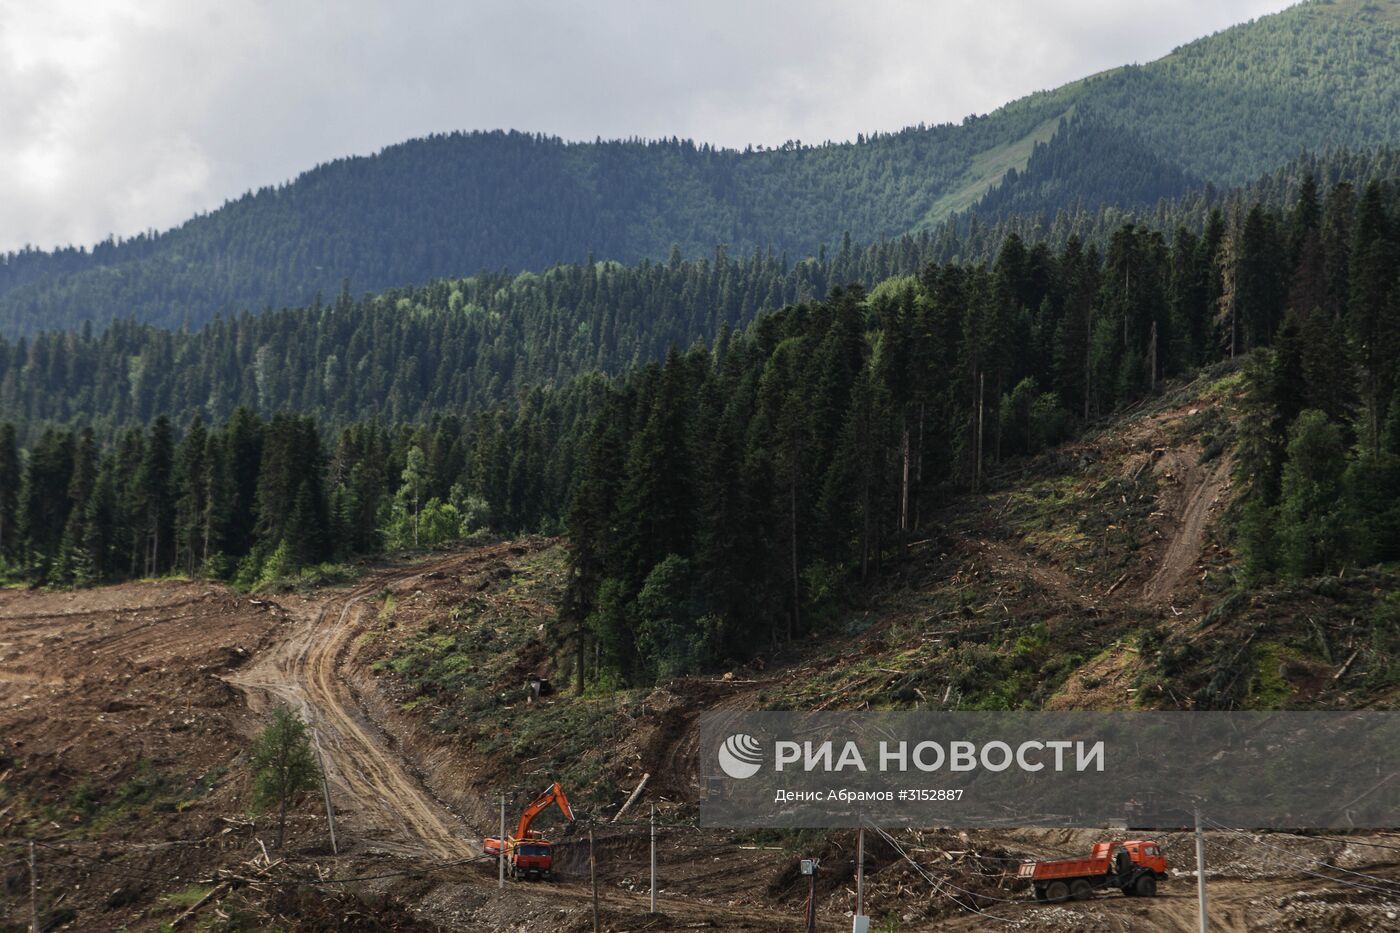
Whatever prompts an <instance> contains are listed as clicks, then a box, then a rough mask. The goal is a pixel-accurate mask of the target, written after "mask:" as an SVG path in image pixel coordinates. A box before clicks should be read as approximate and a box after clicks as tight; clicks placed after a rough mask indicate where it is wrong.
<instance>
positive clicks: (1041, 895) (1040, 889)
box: [1033, 884, 1045, 901]
mask: <svg viewBox="0 0 1400 933" xmlns="http://www.w3.org/2000/svg"><path fill="white" fill-rule="evenodd" d="M1033 890H1034V891H1035V899H1036V900H1038V901H1043V900H1045V887H1044V885H1039V884H1037V885H1035V886H1034V887H1033Z"/></svg>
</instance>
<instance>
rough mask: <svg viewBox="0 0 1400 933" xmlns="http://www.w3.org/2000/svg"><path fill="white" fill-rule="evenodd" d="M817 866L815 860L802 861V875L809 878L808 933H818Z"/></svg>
mask: <svg viewBox="0 0 1400 933" xmlns="http://www.w3.org/2000/svg"><path fill="white" fill-rule="evenodd" d="M817 865H818V862H817V860H816V859H814V858H804V859H803V860H802V874H804V875H806V876H807V933H817Z"/></svg>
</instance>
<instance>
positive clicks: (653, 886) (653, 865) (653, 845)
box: [649, 804, 656, 914]
mask: <svg viewBox="0 0 1400 933" xmlns="http://www.w3.org/2000/svg"><path fill="white" fill-rule="evenodd" d="M649 912H650V913H653V914H654V913H656V804H652V805H651V910H650V911H649Z"/></svg>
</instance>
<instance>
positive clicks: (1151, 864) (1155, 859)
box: [1100, 839, 1167, 880]
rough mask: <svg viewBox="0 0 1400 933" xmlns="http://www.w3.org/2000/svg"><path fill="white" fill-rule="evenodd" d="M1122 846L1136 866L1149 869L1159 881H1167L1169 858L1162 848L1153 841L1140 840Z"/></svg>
mask: <svg viewBox="0 0 1400 933" xmlns="http://www.w3.org/2000/svg"><path fill="white" fill-rule="evenodd" d="M1100 844H1101V845H1102V844H1103V843H1100ZM1122 845H1123V848H1124V849H1125V850H1127V852H1128V856H1129V857H1130V858H1131V859H1132V860H1133V864H1134V865H1140V866H1141V867H1143V868H1146V869H1149V870H1150V871H1151V872H1152V873H1153V874H1154V875H1155V876H1157V878H1158V879H1159V880H1166V877H1167V857H1166V856H1165V855H1163V854H1162V847H1161V846H1159V845H1158V844H1157V843H1155V842H1153V841H1151V840H1139V839H1134V840H1130V841H1128V842H1125V843H1123V844H1122Z"/></svg>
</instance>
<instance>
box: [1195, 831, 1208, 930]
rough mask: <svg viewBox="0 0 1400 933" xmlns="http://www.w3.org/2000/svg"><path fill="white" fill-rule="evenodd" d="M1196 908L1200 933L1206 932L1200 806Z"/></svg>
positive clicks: (1197, 834) (1204, 850)
mask: <svg viewBox="0 0 1400 933" xmlns="http://www.w3.org/2000/svg"><path fill="white" fill-rule="evenodd" d="M1196 910H1197V913H1198V916H1199V918H1200V924H1201V933H1206V926H1207V918H1206V837H1205V836H1204V835H1202V834H1201V808H1200V807H1197V808H1196Z"/></svg>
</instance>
